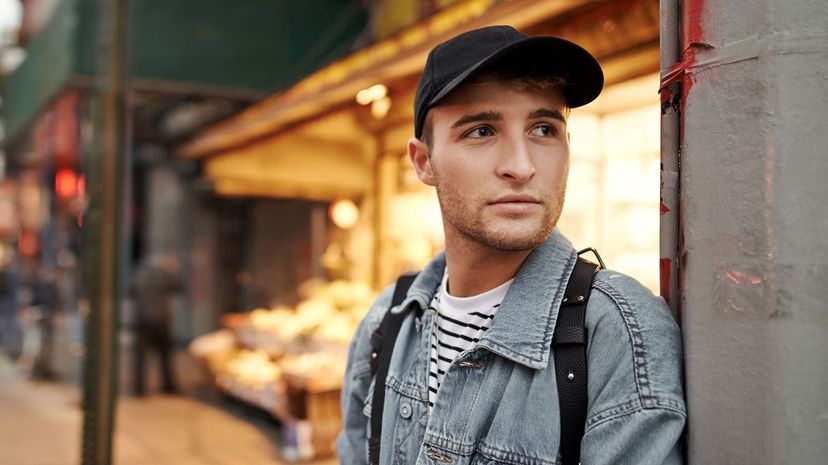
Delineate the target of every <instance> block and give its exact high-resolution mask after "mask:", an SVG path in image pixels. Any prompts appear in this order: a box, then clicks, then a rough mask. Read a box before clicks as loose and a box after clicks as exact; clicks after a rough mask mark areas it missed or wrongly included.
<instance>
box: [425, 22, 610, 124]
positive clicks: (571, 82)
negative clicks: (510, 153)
mask: <svg viewBox="0 0 828 465" xmlns="http://www.w3.org/2000/svg"><path fill="white" fill-rule="evenodd" d="M507 64H508V66H509V68H510V69H514V70H516V71H518V72H520V73H523V72H525V73H527V74H539V75H549V76H560V77H562V78H564V80H565V82H566V84H565V85H564V87H563V89H562V91H563V94H564V97H565V98H566V103H567V105H568V106H569V107H570V108H576V107H580V106H583V105H586V104H587V103H589V102H591V101H593V100H595V99H596V98H597V97H598V95H599V94H600V93H601V89H603V87H604V72H603V71H602V70H601V66H600V65H599V64H598V62H597V61H596V60H595V58H593V57H592V55H590V53H589V52H587V51H586V50H584V49H583V48H581V47H580V46H578V45H576V44H574V43H572V42H569V41H567V40H564V39H559V38H557V37H548V36H534V37H527V38H526V39H523V40H520V41H518V42H514V43H511V44H509V45H507V46H505V47H503V48H501V49H500V50H497V51H495V52H493V53H492V54H490V55H489V56H487V57H486V58H484V59H482V60H480V61H479V62H477V63H475V64H474V66H471V67H469V68H468V69H467V70H465V71H464V72H463V73H461V74H460V75H458V76H457V77H456V78H454V79H452V80H451V81H450V82H449V83H448V84H446V85H445V86H444V87H443V88H442V89H440V92H438V93H437V95H435V96H434V97H433V98H432V99H431V100H430V101H429V103H428V107H429V108H430V107H432V106H434V105H435V104H437V103H438V102H440V100H442V99H444V98H446V97H447V96H448V95H449V94H450V93H452V92H453V91H454V90H456V89H457V88H458V87H460V86H461V85H462V84H463V83H464V82H466V81H468V80H469V78H471V77H473V76H475V75H478V74H480V73H484V72H486V71H491V70H494V69H497V68H499V67H500V66H502V65H507Z"/></svg>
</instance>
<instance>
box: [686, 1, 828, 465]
mask: <svg viewBox="0 0 828 465" xmlns="http://www.w3.org/2000/svg"><path fill="white" fill-rule="evenodd" d="M682 38H683V51H684V59H683V60H682V62H683V63H682V70H683V75H684V77H683V79H682V81H683V88H682V104H681V130H682V141H681V172H680V177H681V199H682V201H681V223H682V226H681V227H682V230H683V231H684V236H683V241H684V242H683V248H684V250H686V259H683V260H682V264H681V267H680V269H682V270H683V273H684V279H683V281H684V283H683V289H682V320H683V325H682V329H683V335H684V344H685V358H686V365H685V366H686V371H685V372H686V375H687V377H686V380H687V402H688V412H689V415H690V421H689V429H688V435H687V437H688V458H689V462H690V463H691V464H743V463H750V464H822V463H825V457H826V456H828V441H826V431H828V389H826V386H828V364H826V362H825V360H826V359H828V337H826V334H828V310H826V309H828V306H826V283H828V234H826V231H828V202H826V199H828V183H826V182H825V180H826V179H828V163H826V157H825V153H826V149H825V148H826V147H828V131H826V128H828V113H826V111H825V109H826V108H828V86H826V82H827V81H826V76H828V8H826V2H825V1H824V0H823V1H813V0H765V1H762V2H756V1H752V0H684V1H683V14H682ZM682 258H683V257H682Z"/></svg>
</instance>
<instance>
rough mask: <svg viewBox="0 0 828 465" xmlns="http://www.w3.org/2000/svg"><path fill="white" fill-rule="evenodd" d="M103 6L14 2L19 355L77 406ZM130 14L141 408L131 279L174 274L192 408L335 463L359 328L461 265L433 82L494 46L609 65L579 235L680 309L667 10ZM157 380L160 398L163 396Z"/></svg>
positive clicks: (486, 6) (559, 5) (6, 330)
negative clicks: (433, 57)
mask: <svg viewBox="0 0 828 465" xmlns="http://www.w3.org/2000/svg"><path fill="white" fill-rule="evenodd" d="M99 3H100V2H99V0H22V1H21V0H0V79H2V81H1V82H0V84H1V85H2V94H0V96H1V97H2V108H0V111H2V123H0V124H2V126H0V138H2V145H1V146H0V155H2V156H0V291H2V296H0V347H2V350H3V351H4V352H5V354H7V356H8V357H10V359H11V360H14V362H15V364H16V367H17V368H18V369H20V370H22V371H23V372H24V373H25V374H26V375H27V376H28V375H31V376H34V377H38V378H48V379H57V380H59V381H61V382H63V383H66V384H69V385H74V386H78V385H79V384H80V383H81V376H80V373H81V369H80V367H81V361H82V358H83V355H84V353H85V342H86V338H85V337H84V318H85V317H86V315H87V313H88V311H89V305H88V300H87V299H86V298H85V295H84V285H83V284H84V282H83V279H82V275H83V273H82V270H83V264H84V257H85V256H86V253H87V252H88V251H89V250H90V248H91V247H95V246H96V245H95V244H90V243H88V241H85V240H84V225H85V219H87V218H89V215H95V214H96V212H94V211H90V209H89V198H88V195H87V192H88V189H87V185H86V179H87V175H88V174H89V168H90V163H91V161H90V156H91V155H90V154H91V153H92V152H93V149H94V148H95V147H93V146H92V144H94V143H95V142H94V141H95V138H94V137H93V133H94V130H95V128H94V127H93V121H94V120H95V116H96V115H95V112H96V111H99V109H98V108H99V107H97V106H95V105H94V104H93V100H92V97H93V90H94V87H95V82H96V81H95V79H96V75H95V73H96V69H97V67H98V66H99V64H100V63H98V62H97V60H98V58H99V57H98V56H97V55H96V51H95V50H96V48H95V47H96V42H95V41H96V37H98V34H99V27H100V26H101V23H100V21H99V17H98V11H99ZM667 3H670V2H667ZM690 3H692V2H690ZM129 5H130V7H129V8H130V9H129V14H128V24H127V37H128V39H127V50H126V52H125V55H124V56H122V57H119V59H121V60H123V63H125V65H126V70H127V73H126V74H127V78H126V89H127V90H126V115H127V116H126V129H125V138H124V140H125V147H124V152H123V153H124V154H125V155H124V160H123V161H124V163H125V164H126V169H125V171H126V173H127V175H126V176H125V177H124V179H119V180H118V182H119V186H120V188H121V189H123V191H124V205H123V211H124V212H125V213H124V215H123V218H119V219H118V220H119V221H121V222H122V225H121V226H122V231H124V240H123V244H124V245H123V247H122V250H120V251H119V257H118V259H117V260H116V261H117V266H118V267H119V269H120V271H121V273H120V276H121V283H120V295H121V296H122V298H121V299H120V301H121V303H122V304H121V305H120V307H119V311H120V315H121V318H120V320H121V327H120V328H119V329H118V331H119V338H120V346H121V347H122V349H123V350H122V353H121V358H120V387H121V390H122V391H123V392H124V394H125V395H127V396H126V397H124V398H123V399H124V400H123V402H130V400H129V399H130V397H129V396H128V395H129V394H131V389H130V388H131V387H132V386H133V384H134V383H133V381H135V379H134V378H135V377H136V375H135V374H134V370H133V368H134V366H133V363H134V362H133V357H132V355H133V353H134V352H135V350H136V349H137V347H136V346H137V344H136V340H137V330H138V326H137V324H136V323H137V322H138V321H139V320H140V316H141V315H140V314H139V312H141V311H143V310H141V309H140V308H138V306H136V305H135V302H136V300H137V299H136V295H135V293H134V292H130V290H131V288H134V286H133V285H134V279H133V278H134V277H135V275H137V274H138V273H137V271H138V269H139V266H140V265H141V264H142V263H145V262H152V261H153V260H155V258H153V257H159V256H165V257H168V258H170V257H171V258H172V259H174V262H175V263H176V265H175V266H174V267H172V268H171V269H175V270H176V272H177V273H178V275H179V278H180V289H179V290H178V291H176V293H175V296H174V297H173V298H172V304H171V306H170V308H171V310H170V313H171V314H170V315H169V324H170V327H171V334H172V339H173V342H174V345H175V347H176V348H177V350H176V356H175V359H174V364H173V365H174V368H175V371H176V372H177V373H178V374H179V375H180V376H178V377H179V378H180V379H181V380H182V383H181V384H182V386H181V388H182V391H183V393H184V394H186V395H188V396H190V397H193V398H197V399H200V400H199V402H201V403H202V404H204V405H206V404H208V403H211V405H214V404H215V403H216V402H215V399H216V397H211V395H212V394H219V396H218V399H223V400H221V401H220V402H218V405H226V404H227V403H228V402H231V401H229V399H236V400H235V401H232V402H235V403H238V404H239V405H246V406H247V407H245V408H246V409H247V410H242V411H243V412H244V413H243V414H242V416H243V417H244V418H245V419H248V420H250V421H251V422H255V423H257V424H260V423H261V422H260V421H258V420H260V418H259V417H257V415H259V414H260V413H262V412H264V414H265V416H266V417H267V418H272V419H273V420H275V423H273V424H271V423H267V422H265V425H264V427H263V429H264V430H265V431H271V430H272V431H276V433H274V437H275V438H276V440H275V443H276V444H278V446H279V450H280V452H279V454H278V457H281V459H279V458H275V456H274V460H282V459H285V460H296V459H324V458H326V457H330V456H331V454H332V438H333V437H334V435H335V433H336V431H337V429H338V427H339V423H338V422H339V412H338V392H337V389H338V387H339V382H340V377H341V373H342V370H343V364H344V354H345V351H346V345H347V342H348V340H349V338H350V336H351V334H352V333H353V331H354V328H355V325H356V323H357V322H358V321H359V319H360V318H361V317H362V315H363V314H364V313H365V311H366V310H367V305H368V304H369V303H370V302H371V300H372V298H373V297H374V296H375V295H376V294H377V293H378V292H380V291H381V290H382V289H383V288H384V287H385V286H387V285H389V284H391V283H393V282H394V280H395V279H396V276H397V275H398V274H400V273H402V272H406V271H410V270H417V269H419V268H421V267H422V266H423V265H424V264H425V263H426V262H427V261H428V260H429V259H430V258H431V257H432V256H433V255H434V254H435V253H436V252H437V251H439V250H440V249H441V248H442V247H443V243H442V240H443V236H442V230H441V227H442V226H441V223H440V214H439V209H438V205H437V200H436V196H435V194H434V192H433V191H431V190H429V189H427V188H425V187H424V186H422V185H421V184H420V183H419V182H418V180H417V178H416V176H415V175H414V173H413V170H412V168H411V166H410V164H409V163H408V161H407V156H406V141H407V139H408V137H410V136H411V134H412V127H413V100H414V92H415V88H416V84H417V81H418V79H419V73H420V72H421V70H422V66H423V64H424V62H425V59H426V55H427V53H428V51H429V50H430V49H431V48H433V47H434V46H435V45H437V44H438V43H440V42H442V41H444V40H446V39H448V38H450V37H452V36H454V35H456V34H458V33H460V32H463V31H466V30H470V29H474V28H478V27H482V26H487V25H494V24H510V25H513V26H515V27H517V28H519V29H521V30H523V31H525V32H527V33H529V34H549V35H556V36H560V37H563V38H566V39H569V40H572V41H574V42H576V43H578V44H580V45H582V46H583V47H584V48H586V49H587V50H589V51H590V52H591V53H592V54H593V55H595V56H596V58H597V59H598V60H599V62H600V63H601V65H602V67H603V69H604V72H605V77H606V86H605V89H604V92H603V94H602V95H601V96H600V97H599V98H598V99H597V100H596V101H595V102H593V103H591V104H589V105H587V106H586V107H583V108H579V109H576V110H574V111H573V112H572V115H571V117H570V120H569V123H568V127H569V131H570V133H571V151H572V158H571V169H570V173H571V176H570V182H569V191H568V195H567V202H566V206H565V208H564V212H563V216H562V218H561V220H560V223H559V226H560V228H561V229H562V230H563V232H564V233H565V234H566V235H567V236H568V237H569V238H570V239H571V240H572V241H573V243H574V244H575V246H576V247H578V248H581V247H588V246H592V247H595V248H597V249H598V250H599V251H600V253H601V255H602V256H603V258H604V261H605V262H606V263H607V264H608V266H609V267H610V268H614V269H617V270H620V271H622V272H625V273H628V274H630V275H632V276H634V277H636V278H638V279H639V280H640V281H642V282H643V283H644V284H645V285H646V286H648V287H649V288H650V289H651V290H653V292H655V293H658V290H659V257H660V253H659V217H660V214H662V213H664V212H665V211H664V210H662V209H663V208H666V207H665V206H664V205H663V204H661V203H660V198H659V192H660V175H661V167H660V155H659V154H660V134H659V129H660V127H659V125H660V115H661V112H662V110H664V109H663V108H662V107H661V101H660V98H659V88H660V77H659V30H660V18H659V13H660V12H659V1H658V0H611V1H585V0H557V1H546V0H351V1H348V0H304V1H301V2H299V1H289V0H239V1H236V2H232V3H228V2H223V1H217V0H198V1H196V0H175V1H170V0H167V1H161V0H138V1H132V2H129ZM662 21H663V20H662ZM677 24H678V21H677V20H676V27H677ZM676 36H678V32H676ZM668 103H669V102H668ZM668 109H669V108H668ZM674 177H675V176H674ZM668 179H672V178H669V177H668ZM671 182H673V183H674V184H675V182H677V181H676V180H673V181H671ZM669 187H671V188H672V187H675V186H669ZM663 284H664V283H662V285H663ZM674 310H675V309H674ZM0 372H2V370H0ZM138 376H141V375H138ZM147 376H148V378H149V381H150V385H153V386H155V388H156V389H157V388H158V386H159V385H160V381H159V376H156V375H155V374H154V371H152V372H148V374H147ZM232 402H231V403H232ZM202 404H198V405H202ZM124 405H125V411H127V412H132V413H130V415H133V414H135V412H136V411H137V410H136V409H135V408H133V407H130V405H133V404H129V403H125V404H124ZM165 408H168V410H164V409H165ZM188 408H190V407H188ZM248 408H249V409H248ZM165 411H166V412H168V413H170V414H172V412H173V411H177V410H175V407H161V410H160V411H159V412H160V414H163V413H164V412H165ZM255 412H259V413H255ZM133 418H137V417H133ZM257 418H258V420H257ZM136 421H137V420H136ZM268 421H270V420H268ZM156 436H157V435H156ZM172 436H174V435H172ZM208 442H209V441H208ZM122 443H123V444H126V443H129V441H123V442H122ZM127 455H128V454H127ZM232 460H233V458H228V462H227V463H235V462H233V461H232ZM125 462H128V460H125ZM136 463H138V462H136ZM194 463H195V462H194Z"/></svg>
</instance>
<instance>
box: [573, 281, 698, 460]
mask: <svg viewBox="0 0 828 465" xmlns="http://www.w3.org/2000/svg"><path fill="white" fill-rule="evenodd" d="M594 286H595V287H594V288H593V290H592V294H591V295H590V300H589V310H588V311H587V320H588V321H589V320H592V325H590V324H589V323H588V325H587V326H588V327H591V328H592V334H590V335H588V338H589V339H590V343H589V346H588V367H589V371H588V379H589V383H588V385H589V386H588V390H589V412H588V415H587V424H586V432H585V434H584V438H583V440H582V442H581V463H582V464H584V465H610V464H613V465H621V464H652V465H662V464H663V465H680V464H682V463H683V453H682V448H683V443H682V439H683V436H682V435H683V431H684V425H685V420H686V406H685V402H684V392H683V373H682V372H683V370H682V364H683V363H682V362H683V357H682V343H681V333H680V332H679V328H678V325H677V324H676V322H675V319H674V318H673V316H672V315H671V314H670V310H669V308H668V307H667V305H666V303H665V302H664V300H663V299H661V298H660V297H656V296H653V295H652V293H651V292H650V291H649V290H647V289H646V288H644V287H643V286H641V285H640V284H639V283H637V282H636V281H634V280H633V279H631V278H629V277H626V276H623V275H621V274H615V273H613V272H599V274H598V275H597V276H596V281H595V285H594ZM590 312H591V313H590Z"/></svg>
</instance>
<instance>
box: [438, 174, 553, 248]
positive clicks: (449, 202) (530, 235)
mask: <svg viewBox="0 0 828 465" xmlns="http://www.w3.org/2000/svg"><path fill="white" fill-rule="evenodd" d="M436 189H437V198H438V199H439V201H440V209H441V210H442V213H443V221H445V222H447V223H449V225H451V227H452V228H453V229H454V230H456V231H457V232H458V233H459V234H460V235H462V236H464V237H466V238H468V239H471V240H472V241H474V242H477V243H478V244H481V245H483V246H485V247H488V248H491V249H494V250H498V251H503V252H519V251H527V250H533V249H535V248H537V247H539V246H540V245H541V244H543V243H544V242H545V241H546V239H547V238H548V237H549V235H550V234H552V230H554V229H555V225H556V224H557V223H558V219H559V218H560V216H561V211H562V210H563V204H564V196H565V194H566V182H565V181H564V182H563V183H562V184H561V186H560V188H559V190H558V192H557V195H556V196H555V198H553V199H548V200H546V201H545V202H544V203H543V206H544V212H543V218H542V219H541V222H540V225H538V227H537V228H536V229H534V230H532V231H528V232H525V233H521V232H519V231H518V232H516V231H515V230H509V228H508V227H506V228H498V229H494V228H492V227H491V226H490V225H488V224H487V223H486V221H485V220H484V219H483V218H482V215H480V211H479V209H481V208H483V206H480V207H478V208H473V206H472V205H469V204H468V201H467V200H466V199H464V198H463V196H462V195H461V194H460V192H458V191H457V190H456V189H455V188H454V187H453V186H452V185H451V183H440V182H438V183H437V186H436ZM504 229H505V230H504Z"/></svg>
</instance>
